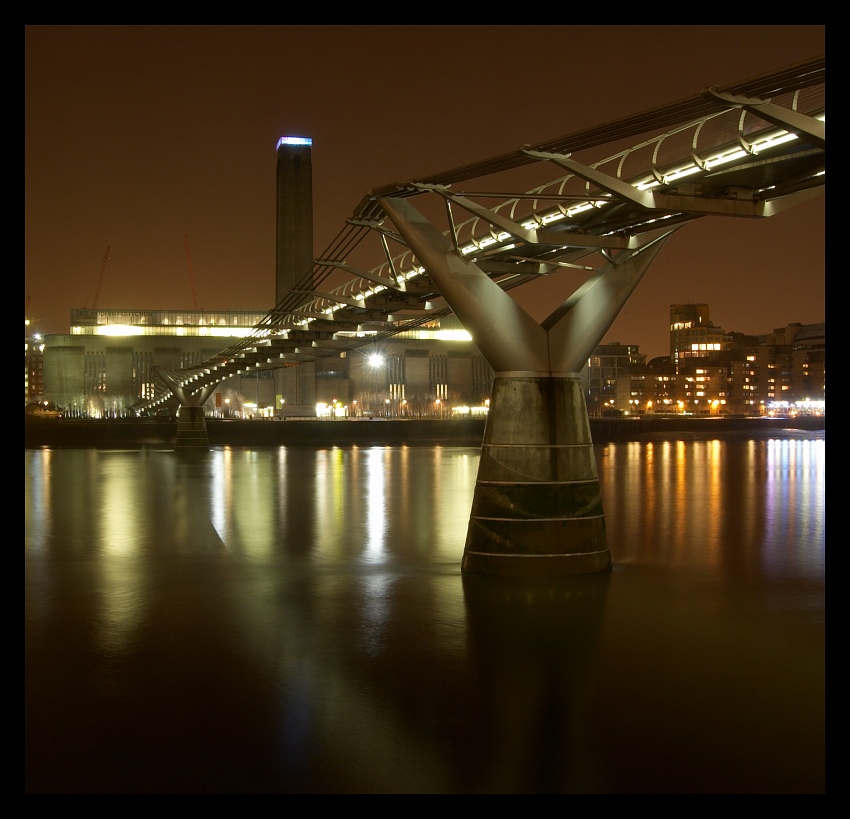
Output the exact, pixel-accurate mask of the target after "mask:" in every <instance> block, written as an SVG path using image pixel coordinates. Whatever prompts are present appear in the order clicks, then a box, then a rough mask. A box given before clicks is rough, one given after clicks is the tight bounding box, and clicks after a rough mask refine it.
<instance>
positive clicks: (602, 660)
mask: <svg viewBox="0 0 850 819" xmlns="http://www.w3.org/2000/svg"><path fill="white" fill-rule="evenodd" d="M824 445H825V440H824V437H823V436H822V435H821V436H819V437H818V436H813V437H806V438H793V437H789V438H783V439H765V440H738V439H729V440H688V441H678V440H658V441H651V442H640V443H616V444H605V445H597V447H596V453H597V461H598V465H599V473H600V482H601V484H602V491H603V499H604V508H605V517H606V525H607V531H608V540H609V546H610V548H611V552H612V557H613V560H614V564H615V566H614V569H613V571H612V572H610V573H604V574H602V575H596V576H588V577H584V578H564V579H555V580H548V581H534V580H532V581H521V582H520V581H516V580H503V579H499V578H475V577H463V578H462V577H461V575H460V558H461V555H462V552H463V545H464V541H465V536H466V527H467V523H468V519H469V512H470V508H471V505H472V495H473V491H474V483H475V476H476V470H477V466H478V456H479V451H478V450H477V449H475V448H463V447H458V448H455V447H435V448H426V447H423V448H417V447H413V448H408V447H341V448H328V449H319V448H311V447H303V448H302V447H289V448H285V447H283V448H267V449H255V450H251V449H238V448H237V449H233V448H216V449H214V450H212V451H211V452H210V453H209V456H208V457H205V458H204V459H202V460H199V461H192V460H183V459H180V458H178V457H177V456H175V454H174V453H172V452H168V451H155V450H141V451H137V450H128V451H117V450H115V451H110V450H91V449H89V450H53V451H51V450H30V451H27V452H26V503H25V522H26V534H25V553H26V558H27V559H26V629H27V634H26V657H27V669H26V670H27V700H26V713H27V778H28V790H29V792H60V791H61V792H240V793H242V792H278V793H283V792H439V793H443V792H452V793H454V792H519V793H527V792H535V793H536V792H593V793H602V792H612V793H613V792H812V791H815V792H817V791H819V790H821V789H822V787H823V723H824V720H825V714H824V703H823V674H824V669H823V665H824V657H823V652H824V648H823V631H824V623H823V615H824V612H823V582H824V548H825V530H824V515H825V510H824V486H825V470H824Z"/></svg>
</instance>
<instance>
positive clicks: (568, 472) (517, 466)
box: [461, 374, 611, 577]
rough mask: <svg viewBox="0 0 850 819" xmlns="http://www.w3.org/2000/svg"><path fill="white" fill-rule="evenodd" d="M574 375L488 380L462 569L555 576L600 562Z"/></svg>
mask: <svg viewBox="0 0 850 819" xmlns="http://www.w3.org/2000/svg"><path fill="white" fill-rule="evenodd" d="M610 565H611V556H610V552H609V551H608V546H607V542H606V537H605V518H604V515H603V511H602V493H601V490H600V486H599V476H598V473H597V470H596V457H595V454H594V450H593V440H592V438H591V433H590V423H589V420H588V417H587V410H586V404H585V401H584V396H583V395H582V391H581V382H580V379H579V377H578V374H574V375H572V376H564V377H523V376H521V375H520V376H516V377H511V376H507V375H506V374H502V376H501V377H498V378H496V380H495V382H494V384H493V393H492V398H491V412H490V415H489V417H488V420H487V426H486V428H485V432H484V442H483V445H482V449H481V460H480V462H479V467H478V478H477V480H476V484H475V496H474V500H473V505H472V512H471V515H470V524H469V529H468V532H467V539H466V546H465V550H464V555H463V561H462V564H461V566H462V570H463V571H464V572H472V573H474V574H496V575H503V576H526V577H529V576H544V575H545V576H556V575H569V574H583V573H586V572H597V571H602V570H604V569H607V568H609V567H610Z"/></svg>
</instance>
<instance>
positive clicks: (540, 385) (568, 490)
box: [378, 197, 676, 576]
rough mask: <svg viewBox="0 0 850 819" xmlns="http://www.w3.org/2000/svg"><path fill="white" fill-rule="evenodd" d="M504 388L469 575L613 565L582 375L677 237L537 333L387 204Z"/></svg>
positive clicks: (615, 261)
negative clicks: (644, 278)
mask: <svg viewBox="0 0 850 819" xmlns="http://www.w3.org/2000/svg"><path fill="white" fill-rule="evenodd" d="M378 201H379V203H380V205H381V207H382V208H383V209H384V211H385V212H386V214H387V215H388V216H389V218H390V219H391V220H392V222H393V224H394V225H395V227H396V229H397V230H398V232H399V233H400V234H401V236H402V238H403V239H404V241H405V242H406V243H407V244H408V246H409V247H410V249H411V251H412V252H413V254H414V255H415V256H416V258H417V260H418V261H419V262H420V263H421V264H422V265H423V266H424V268H425V270H426V271H427V273H428V275H429V276H430V278H431V280H432V281H433V282H434V284H435V285H436V286H437V288H438V289H439V290H440V294H441V295H442V296H443V298H445V300H446V302H447V303H448V305H449V306H450V307H451V309H452V311H453V312H454V314H455V315H456V316H457V317H458V319H460V321H461V322H462V323H463V325H464V327H465V328H466V329H467V331H468V332H469V333H470V334H471V335H472V338H473V341H474V342H475V344H476V346H477V347H478V349H479V350H480V351H481V353H482V355H483V356H484V357H485V358H486V359H487V361H488V362H489V363H490V366H492V367H493V369H494V371H495V373H496V377H495V381H494V383H493V389H492V394H491V396H490V410H489V415H488V417H487V423H486V425H485V429H484V441H483V446H482V450H481V460H480V462H479V467H478V477H477V480H476V484H475V493H474V496H473V501H472V512H471V514H470V520H469V527H468V530H467V537H466V545H465V547H464V554H463V559H462V563H461V569H462V571H463V572H464V573H468V574H480V575H503V576H544V575H545V576H563V575H573V574H585V573H589V572H599V571H604V570H606V569H609V568H610V566H611V555H610V551H609V549H608V543H607V538H606V534H605V517H604V514H603V509H602V497H601V491H600V485H599V478H598V474H597V469H596V458H595V454H594V450H593V441H592V439H591V434H590V422H589V420H588V415H587V404H586V401H585V397H584V394H583V392H582V388H581V381H580V377H579V371H580V370H581V368H582V367H583V366H584V365H585V364H586V363H587V360H588V358H589V357H590V355H591V354H592V353H593V351H594V350H595V349H596V347H597V345H598V344H599V343H600V341H601V340H602V338H603V337H604V335H605V333H607V332H608V329H609V327H610V326H611V324H613V322H614V319H616V317H617V315H618V314H619V313H620V311H621V310H622V308H623V306H624V305H625V303H626V302H627V301H628V298H629V296H630V295H631V294H632V292H633V291H634V288H635V287H636V286H637V284H638V282H639V281H640V279H641V278H642V276H643V274H644V273H645V272H646V270H647V268H648V267H649V265H650V263H651V262H652V261H653V260H654V259H655V257H656V255H657V254H658V252H659V250H660V249H661V247H662V246H663V245H664V242H665V241H666V240H667V238H668V237H669V236H670V234H671V233H672V232H673V231H674V230H675V229H676V228H675V227H674V228H672V229H671V228H662V229H660V230H656V231H652V232H647V233H644V234H641V235H639V236H636V237H632V239H631V240H630V243H629V247H628V248H627V249H620V250H619V252H617V253H616V254H610V253H609V254H606V255H605V259H606V261H607V263H606V264H605V265H604V266H603V267H601V268H600V269H599V270H597V271H596V272H595V273H593V275H591V277H590V278H589V279H588V280H587V281H586V282H584V284H582V285H581V286H580V287H579V288H578V289H577V290H576V291H575V292H574V293H573V294H572V296H570V298H569V299H567V300H566V301H565V302H563V303H562V304H561V305H560V306H558V308H557V309H556V310H555V311H554V312H553V313H552V314H551V315H550V316H549V318H548V319H546V320H545V321H544V322H543V323H542V324H539V323H538V322H537V321H536V320H535V319H533V318H532V317H531V316H529V315H528V314H527V313H526V312H525V311H524V310H523V309H522V308H521V307H520V306H519V305H518V304H517V303H516V302H515V301H514V300H513V299H512V298H511V297H510V296H509V295H508V294H507V293H506V292H505V291H504V290H502V289H501V288H500V287H499V285H498V284H496V283H495V282H494V281H493V280H492V279H490V277H489V276H488V275H487V274H486V273H485V272H484V271H483V270H481V268H479V267H478V266H477V265H476V264H475V263H474V262H472V261H470V260H469V259H467V258H464V257H463V256H462V254H461V253H460V252H459V251H458V249H457V248H456V246H455V244H454V243H453V242H452V241H450V240H449V239H448V238H447V237H446V236H444V235H443V234H442V233H441V232H440V231H439V230H438V229H437V228H436V227H434V226H433V225H432V224H431V223H430V222H428V220H427V219H425V217H424V216H422V214H420V213H419V212H418V211H417V210H416V209H415V208H414V207H413V205H412V204H411V203H410V202H409V200H407V199H403V198H387V197H380V198H379V199H378Z"/></svg>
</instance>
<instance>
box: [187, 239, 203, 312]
mask: <svg viewBox="0 0 850 819" xmlns="http://www.w3.org/2000/svg"><path fill="white" fill-rule="evenodd" d="M183 241H184V242H185V244H186V264H187V265H188V266H189V284H191V285H192V304H194V305H195V309H196V310H200V309H201V308H200V307H199V306H198V294H197V293H196V292H195V276H194V275H193V273H192V252H191V251H190V250H189V234H188V233H184V234H183Z"/></svg>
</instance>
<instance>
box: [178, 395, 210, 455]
mask: <svg viewBox="0 0 850 819" xmlns="http://www.w3.org/2000/svg"><path fill="white" fill-rule="evenodd" d="M209 450H210V439H209V436H208V434H207V422H206V418H205V417H204V408H203V406H199V407H192V406H186V405H185V404H181V406H180V409H179V411H178V413H177V438H176V439H175V441H174V451H175V452H183V453H190V454H192V453H203V452H209Z"/></svg>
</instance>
